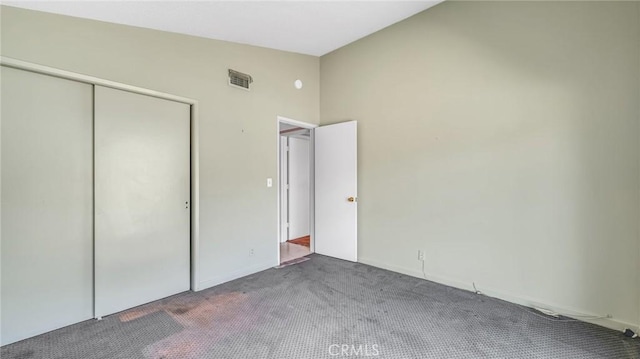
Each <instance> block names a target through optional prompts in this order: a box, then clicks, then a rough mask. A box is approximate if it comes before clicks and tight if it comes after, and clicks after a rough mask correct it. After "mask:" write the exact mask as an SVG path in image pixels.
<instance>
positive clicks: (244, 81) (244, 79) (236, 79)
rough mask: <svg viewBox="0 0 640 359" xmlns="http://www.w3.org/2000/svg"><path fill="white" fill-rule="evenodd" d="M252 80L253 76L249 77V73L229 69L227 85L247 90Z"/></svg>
mask: <svg viewBox="0 0 640 359" xmlns="http://www.w3.org/2000/svg"><path fill="white" fill-rule="evenodd" d="M252 82H253V78H251V75H248V74H243V73H242V72H238V71H235V70H231V69H229V85H231V86H233V87H239V88H241V89H245V90H249V85H250V84H251V83H252Z"/></svg>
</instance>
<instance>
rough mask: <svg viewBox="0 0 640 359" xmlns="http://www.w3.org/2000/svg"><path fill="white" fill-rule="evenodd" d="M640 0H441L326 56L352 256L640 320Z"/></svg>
mask: <svg viewBox="0 0 640 359" xmlns="http://www.w3.org/2000/svg"><path fill="white" fill-rule="evenodd" d="M639 47H640V4H639V3H637V2H625V3H597V2H589V3H575V2H553V3H551V2H543V3H524V2H495V3H491V2H446V3H443V4H441V5H438V6H436V7H434V8H432V9H429V10H427V11H425V12H423V13H421V14H418V15H416V16H414V17H412V18H410V19H408V20H405V21H403V22H401V23H399V24H396V25H393V26H391V27H389V28H387V29H384V30H382V31H380V32H378V33H376V34H373V35H371V36H369V37H367V38H365V39H362V40H360V41H357V42H355V43H353V44H350V45H348V46H346V47H344V48H342V49H339V50H337V51H335V52H333V53H331V54H328V55H326V56H323V57H322V58H321V62H320V73H321V96H320V97H321V102H320V110H321V123H322V124H328V123H334V122H339V121H343V120H348V119H349V120H351V119H353V120H357V121H358V127H359V138H358V140H359V145H358V152H359V153H358V154H359V164H358V171H359V183H358V186H359V187H358V188H359V213H360V215H359V229H358V230H359V248H358V256H359V258H361V260H362V262H364V263H369V264H373V265H376V266H380V267H383V268H388V269H392V270H396V271H399V272H403V273H408V274H411V275H415V276H422V275H423V274H422V269H421V263H420V262H419V261H418V260H417V251H418V250H424V251H426V261H425V265H424V270H425V273H426V276H427V277H428V278H430V279H433V280H435V281H439V282H443V283H447V284H451V285H455V286H459V287H462V288H466V289H471V287H472V283H474V282H475V284H476V286H477V288H478V289H479V290H481V291H483V292H485V293H486V294H489V295H492V296H498V297H501V298H505V299H507V300H511V301H515V302H519V303H523V304H528V305H532V304H536V303H537V304H538V305H544V306H546V307H548V308H551V309H555V310H557V311H560V312H566V313H571V312H573V313H574V314H575V313H585V314H594V315H607V314H610V315H612V316H613V318H612V319H613V320H605V321H603V320H600V321H598V322H599V323H601V324H604V325H609V326H612V327H624V326H628V325H631V324H639V322H640V321H639V317H640V313H639V307H640V293H639V292H640V288H639V287H640V279H639V277H638V276H639V273H640V258H639V256H640V243H639V240H640V237H639V236H640V235H639V230H640V228H639V224H638V223H639V221H640V145H639V144H640V126H639V121H640V108H639V106H640V105H639V103H640V50H639Z"/></svg>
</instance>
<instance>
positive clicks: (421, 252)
mask: <svg viewBox="0 0 640 359" xmlns="http://www.w3.org/2000/svg"><path fill="white" fill-rule="evenodd" d="M418 260H419V261H424V251H421V250H418Z"/></svg>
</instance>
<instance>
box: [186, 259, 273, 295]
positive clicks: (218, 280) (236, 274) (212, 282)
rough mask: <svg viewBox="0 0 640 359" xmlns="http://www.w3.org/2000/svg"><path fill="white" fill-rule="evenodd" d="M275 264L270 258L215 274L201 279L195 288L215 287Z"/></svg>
mask: <svg viewBox="0 0 640 359" xmlns="http://www.w3.org/2000/svg"><path fill="white" fill-rule="evenodd" d="M275 265H276V264H275V263H274V261H273V260H270V261H266V262H262V263H258V264H255V265H252V266H250V267H245V268H242V269H239V270H237V271H233V272H231V273H225V274H223V275H219V276H215V277H213V278H211V279H207V280H203V281H200V282H199V283H198V286H197V287H196V288H195V289H194V291H196V292H199V291H201V290H205V289H207V288H211V287H215V286H216V285H220V284H222V283H226V282H230V281H232V280H236V279H239V278H242V277H246V276H248V275H252V274H255V273H258V272H262V271H263V270H267V269H269V268H273V267H274V266H275Z"/></svg>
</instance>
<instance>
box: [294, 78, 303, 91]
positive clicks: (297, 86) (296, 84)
mask: <svg viewBox="0 0 640 359" xmlns="http://www.w3.org/2000/svg"><path fill="white" fill-rule="evenodd" d="M293 85H294V86H295V87H296V88H297V89H298V90H300V89H301V88H302V81H300V80H296V82H294V83H293Z"/></svg>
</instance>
